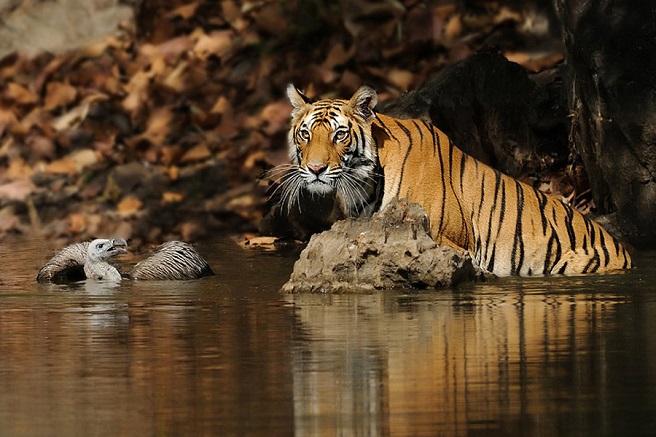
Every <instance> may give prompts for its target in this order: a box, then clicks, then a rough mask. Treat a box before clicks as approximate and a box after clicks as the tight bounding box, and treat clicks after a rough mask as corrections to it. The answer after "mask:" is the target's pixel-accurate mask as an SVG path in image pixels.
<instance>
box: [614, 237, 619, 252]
mask: <svg viewBox="0 0 656 437" xmlns="http://www.w3.org/2000/svg"><path fill="white" fill-rule="evenodd" d="M613 244H614V245H615V255H616V256H620V243H619V242H618V241H617V240H616V239H615V238H613Z"/></svg>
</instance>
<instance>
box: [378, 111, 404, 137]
mask: <svg viewBox="0 0 656 437" xmlns="http://www.w3.org/2000/svg"><path fill="white" fill-rule="evenodd" d="M376 120H377V121H378V123H379V124H380V127H382V128H383V129H384V130H385V133H387V135H389V137H390V139H392V140H394V141H396V142H397V143H400V141H399V140H398V138H396V136H394V134H393V133H392V131H391V130H390V129H389V128H388V127H387V125H386V124H385V123H383V120H381V119H380V117H378V114H376Z"/></svg>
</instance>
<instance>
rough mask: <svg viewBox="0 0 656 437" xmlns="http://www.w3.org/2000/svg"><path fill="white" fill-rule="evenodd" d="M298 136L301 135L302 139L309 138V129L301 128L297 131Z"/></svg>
mask: <svg viewBox="0 0 656 437" xmlns="http://www.w3.org/2000/svg"><path fill="white" fill-rule="evenodd" d="M298 136H299V137H301V139H302V140H304V141H308V140H309V139H310V131H309V130H307V129H301V130H300V131H298Z"/></svg>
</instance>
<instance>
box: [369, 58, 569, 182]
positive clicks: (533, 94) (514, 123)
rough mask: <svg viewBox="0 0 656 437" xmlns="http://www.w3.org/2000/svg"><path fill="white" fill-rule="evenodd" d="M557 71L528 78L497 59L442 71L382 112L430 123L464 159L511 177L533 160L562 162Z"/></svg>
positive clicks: (562, 105)
mask: <svg viewBox="0 0 656 437" xmlns="http://www.w3.org/2000/svg"><path fill="white" fill-rule="evenodd" d="M560 93H561V82H560V72H559V69H558V68H554V69H551V70H548V71H545V72H543V73H541V74H533V75H529V74H528V73H527V72H526V70H524V68H522V67H521V66H520V65H519V64H516V63H514V62H510V61H508V60H507V59H506V58H505V57H503V56H502V55H500V54H498V53H483V54H476V55H473V56H470V57H469V58H467V59H466V60H464V61H462V62H459V63H457V64H455V65H453V66H451V67H450V68H447V69H445V70H443V71H442V72H440V73H439V74H437V75H436V76H435V77H433V78H432V79H431V80H429V81H428V82H426V83H425V84H424V85H422V86H421V87H419V88H418V89H416V90H413V91H410V92H408V93H407V94H405V95H403V96H402V97H401V98H400V99H398V100H397V101H395V102H392V103H389V104H386V105H381V107H380V108H378V109H379V110H380V111H381V112H383V113H386V114H388V115H392V116H394V117H399V118H423V119H429V120H430V121H431V122H432V123H433V124H434V125H435V126H437V127H438V128H439V129H440V130H442V131H443V132H444V133H446V134H447V135H448V136H449V138H451V140H452V141H453V142H454V144H455V145H456V146H458V147H459V148H460V149H461V150H462V151H464V152H465V153H467V154H469V155H471V156H473V157H474V158H476V159H478V160H479V161H482V162H484V163H486V164H488V165H490V166H492V167H494V168H496V169H499V170H501V171H502V172H504V173H507V174H509V175H511V176H514V177H518V176H520V175H522V174H523V173H525V172H526V170H527V168H526V166H527V164H530V163H535V162H536V161H537V160H536V156H547V155H555V156H559V157H561V158H562V160H563V161H565V160H566V159H567V155H568V151H567V106H566V101H565V99H564V98H561V96H560Z"/></svg>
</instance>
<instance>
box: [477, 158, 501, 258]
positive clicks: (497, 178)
mask: <svg viewBox="0 0 656 437" xmlns="http://www.w3.org/2000/svg"><path fill="white" fill-rule="evenodd" d="M483 181H485V177H483ZM500 187H501V173H499V172H498V171H496V170H495V171H494V202H493V203H492V209H491V211H490V217H488V222H487V229H488V231H487V238H486V239H485V255H484V256H483V259H487V252H488V250H489V248H490V238H491V237H492V218H493V217H494V213H495V212H496V210H497V200H498V199H499V188H500ZM484 194H485V193H483V195H484ZM482 205H483V196H481V206H482ZM499 226H501V225H499ZM498 232H499V231H498V230H497V233H498Z"/></svg>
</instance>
